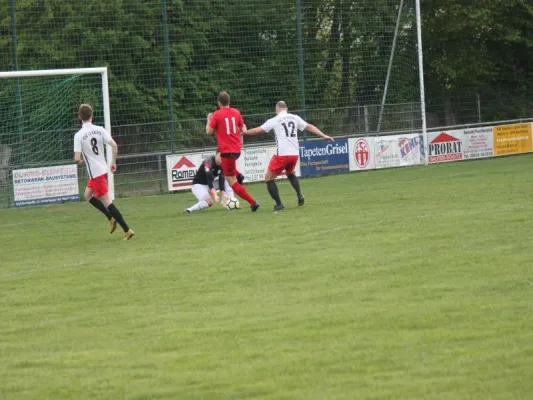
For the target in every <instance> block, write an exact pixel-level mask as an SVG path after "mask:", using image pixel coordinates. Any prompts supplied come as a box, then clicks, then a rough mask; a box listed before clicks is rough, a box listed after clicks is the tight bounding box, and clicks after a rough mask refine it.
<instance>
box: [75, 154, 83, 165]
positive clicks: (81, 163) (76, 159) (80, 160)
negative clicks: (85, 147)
mask: <svg viewBox="0 0 533 400" xmlns="http://www.w3.org/2000/svg"><path fill="white" fill-rule="evenodd" d="M74 161H76V164H78V165H83V158H81V152H79V151H77V152H75V153H74Z"/></svg>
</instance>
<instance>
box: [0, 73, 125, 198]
mask: <svg viewBox="0 0 533 400" xmlns="http://www.w3.org/2000/svg"><path fill="white" fill-rule="evenodd" d="M89 74H99V75H100V76H101V77H102V105H103V110H102V111H103V116H104V128H105V129H106V130H107V131H108V132H109V134H110V135H111V115H110V107H109V84H108V73H107V67H95V68H67V69H48V70H46V69H45V70H32V71H4V72H0V79H7V78H28V77H46V76H59V75H65V76H67V75H89ZM106 159H107V163H108V164H110V163H111V159H112V149H111V146H109V145H107V146H106ZM108 185H109V195H110V197H111V199H113V200H114V198H115V185H114V177H113V173H112V172H111V171H109V174H108Z"/></svg>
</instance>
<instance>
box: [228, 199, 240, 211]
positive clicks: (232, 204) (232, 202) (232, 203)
mask: <svg viewBox="0 0 533 400" xmlns="http://www.w3.org/2000/svg"><path fill="white" fill-rule="evenodd" d="M226 208H227V209H228V210H230V211H231V210H238V209H239V208H241V203H239V200H237V199H236V198H235V197H232V198H231V199H229V200H228V201H227V202H226Z"/></svg>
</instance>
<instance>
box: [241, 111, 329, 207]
mask: <svg viewBox="0 0 533 400" xmlns="http://www.w3.org/2000/svg"><path fill="white" fill-rule="evenodd" d="M271 130H273V131H274V133H275V135H276V144H277V147H278V150H277V153H276V154H275V155H274V156H272V159H271V160H270V163H269V164H268V170H267V172H266V174H265V182H266V185H267V189H268V193H270V196H271V197H272V198H273V199H274V201H275V202H276V205H275V206H274V211H280V210H283V209H284V208H285V206H284V205H283V203H282V202H281V199H280V197H279V191H278V186H277V185H276V181H275V180H276V177H277V176H278V175H281V174H283V173H284V172H285V174H286V175H287V178H288V179H289V181H290V182H291V185H292V187H293V188H294V190H295V191H296V194H297V196H298V205H299V206H303V205H304V201H305V200H304V195H303V194H302V192H301V190H300V182H299V181H298V178H297V177H296V174H295V173H294V170H295V168H296V164H297V163H298V155H299V152H300V144H299V143H298V131H303V130H307V131H309V132H311V133H313V134H315V135H317V136H320V137H321V138H323V139H326V140H329V141H333V139H332V138H331V137H329V136H328V135H325V134H324V133H323V132H322V131H321V130H320V129H318V128H317V127H316V126H314V125H311V124H308V123H307V122H305V121H304V120H303V119H302V118H300V117H299V116H298V115H295V114H291V113H289V112H288V109H287V104H286V103H285V102H284V101H278V102H277V104H276V116H275V117H273V118H270V119H269V120H268V121H266V122H265V123H264V124H263V125H261V126H260V127H258V128H254V129H249V130H246V129H245V130H243V132H242V133H243V134H244V135H260V134H262V133H266V132H269V131H271Z"/></svg>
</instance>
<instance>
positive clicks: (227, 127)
mask: <svg viewBox="0 0 533 400" xmlns="http://www.w3.org/2000/svg"><path fill="white" fill-rule="evenodd" d="M224 121H226V133H227V134H228V135H231V134H232V133H237V124H236V123H235V117H231V122H232V124H233V131H230V130H229V118H224Z"/></svg>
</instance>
